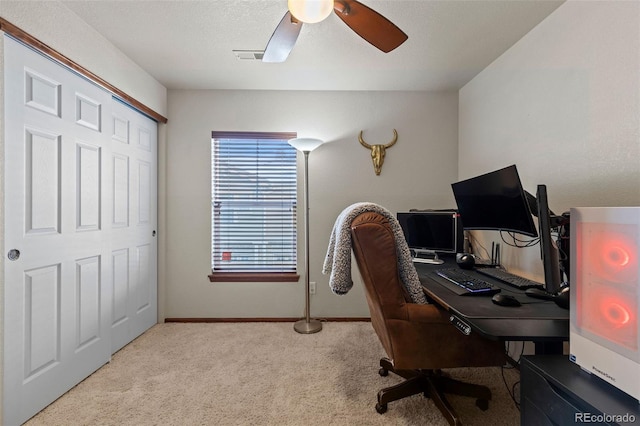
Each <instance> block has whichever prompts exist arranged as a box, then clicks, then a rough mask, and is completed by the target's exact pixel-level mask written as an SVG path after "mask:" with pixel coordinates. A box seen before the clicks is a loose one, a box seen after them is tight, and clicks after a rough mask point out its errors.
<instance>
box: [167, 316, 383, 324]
mask: <svg viewBox="0 0 640 426" xmlns="http://www.w3.org/2000/svg"><path fill="white" fill-rule="evenodd" d="M299 319H300V318H165V319H164V322H212V323H213V322H296V321H298V320H299ZM317 319H319V320H320V321H323V322H371V318H362V317H354V318H350V317H334V318H317Z"/></svg>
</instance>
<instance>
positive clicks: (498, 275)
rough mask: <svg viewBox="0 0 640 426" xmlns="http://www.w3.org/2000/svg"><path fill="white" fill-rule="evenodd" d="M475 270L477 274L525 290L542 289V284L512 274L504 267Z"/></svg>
mask: <svg viewBox="0 0 640 426" xmlns="http://www.w3.org/2000/svg"><path fill="white" fill-rule="evenodd" d="M476 272H478V273H479V274H482V275H485V276H487V277H491V278H495V279H496V280H498V281H500V282H503V283H505V284H508V285H510V286H511V287H516V288H519V289H521V290H526V289H528V288H539V289H544V286H543V285H542V284H540V283H539V282H537V281H532V280H530V279H528V278H524V277H520V276H518V275H514V274H512V273H510V272H507V271H505V270H504V269H499V268H477V269H476Z"/></svg>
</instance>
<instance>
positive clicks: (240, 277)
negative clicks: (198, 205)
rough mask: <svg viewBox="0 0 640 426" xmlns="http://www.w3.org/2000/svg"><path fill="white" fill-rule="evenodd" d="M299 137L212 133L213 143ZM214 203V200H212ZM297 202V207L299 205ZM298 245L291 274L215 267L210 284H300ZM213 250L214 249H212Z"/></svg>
mask: <svg viewBox="0 0 640 426" xmlns="http://www.w3.org/2000/svg"><path fill="white" fill-rule="evenodd" d="M296 137H297V133H296V132H242V131H236V132H225V131H212V132H211V143H212V144H213V140H214V139H278V140H289V139H293V138H296ZM210 177H211V185H213V170H211V173H210ZM296 181H297V151H296ZM298 196H299V194H298V189H297V185H296V200H297V198H298ZM211 202H213V200H211ZM297 204H298V203H297V201H296V205H297ZM211 224H212V226H213V217H212V218H211ZM298 225H299V224H298V223H297V222H296V229H295V233H296V239H297V238H298V229H297V228H298ZM213 231H214V230H213V229H211V235H213ZM297 247H298V244H296V265H295V271H291V272H266V271H262V272H247V271H242V272H240V271H238V272H233V271H215V270H214V269H213V265H211V266H212V268H211V273H210V274H209V276H208V277H209V281H210V282H298V281H299V279H300V274H299V273H298V261H299V253H298V250H297ZM211 248H212V249H213V247H211Z"/></svg>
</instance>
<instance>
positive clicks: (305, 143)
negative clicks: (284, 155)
mask: <svg viewBox="0 0 640 426" xmlns="http://www.w3.org/2000/svg"><path fill="white" fill-rule="evenodd" d="M288 142H289V145H291V146H292V147H294V148H295V149H297V150H298V151H302V152H311V151H313V150H314V149H316V148H317V147H319V146H320V145H322V144H323V143H324V141H322V140H320V139H313V138H295V139H289V141H288Z"/></svg>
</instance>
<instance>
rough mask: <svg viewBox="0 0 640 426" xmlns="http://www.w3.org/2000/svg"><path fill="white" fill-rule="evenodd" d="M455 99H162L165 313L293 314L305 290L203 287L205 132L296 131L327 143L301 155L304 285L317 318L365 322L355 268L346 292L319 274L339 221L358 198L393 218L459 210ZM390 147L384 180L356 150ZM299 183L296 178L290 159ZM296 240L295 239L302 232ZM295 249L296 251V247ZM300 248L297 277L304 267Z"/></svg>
mask: <svg viewBox="0 0 640 426" xmlns="http://www.w3.org/2000/svg"><path fill="white" fill-rule="evenodd" d="M457 109H458V103H457V93H453V92H449V93H406V92H293V91H289V92H285V91H283V92H268V91H263V92H261V91H173V90H170V91H169V117H170V120H169V124H168V125H167V146H166V156H167V159H168V161H167V167H166V173H165V175H164V176H161V177H160V178H161V179H164V181H165V182H166V194H165V197H166V201H165V203H166V204H165V205H164V206H163V208H164V209H165V210H166V235H165V238H166V241H167V252H166V258H165V261H164V268H165V270H164V274H165V276H166V289H165V291H166V301H165V315H166V317H169V318H175V317H196V318H215V317H222V318H230V317H301V316H303V311H304V283H303V279H301V280H300V282H299V283H210V282H209V280H208V278H207V275H208V274H209V273H210V272H211V261H210V251H211V219H210V218H211V211H210V209H211V206H210V203H211V164H210V149H211V131H212V130H220V131H222V130H229V131H231V130H242V131H295V132H298V136H301V137H318V138H320V139H323V140H325V141H327V142H330V143H327V144H325V145H322V146H321V147H320V148H318V149H317V150H315V151H313V152H312V153H311V154H310V156H309V190H310V191H309V192H310V196H309V198H310V200H309V204H310V277H311V278H310V279H311V281H316V282H317V284H318V285H317V287H318V288H317V293H316V295H314V296H312V299H311V314H312V316H316V317H366V316H368V315H369V312H368V309H367V305H366V300H365V296H364V294H363V293H362V287H361V284H360V279H359V276H358V274H357V268H355V265H354V268H353V272H354V274H353V275H354V281H355V285H354V288H353V289H352V290H351V291H350V292H349V293H348V294H347V295H345V296H337V295H334V294H333V293H331V291H330V289H329V287H328V276H326V275H322V273H321V267H322V262H323V260H324V256H325V254H326V249H327V244H328V241H329V234H330V232H331V229H332V227H333V224H334V222H335V219H336V217H337V216H338V214H339V213H340V212H341V211H342V210H343V209H344V208H345V207H347V206H348V205H350V204H352V203H355V202H359V201H371V202H375V203H379V204H381V205H383V206H385V207H386V208H388V209H389V210H391V211H393V212H395V211H399V210H406V209H409V208H450V207H453V206H454V205H455V203H454V200H453V196H452V194H451V187H450V183H451V182H453V181H454V180H455V179H456V177H457V173H458V172H457V166H456V165H457V155H458V154H457V128H458V124H457V123H458V119H457V115H458V114H457ZM394 128H395V129H397V131H398V135H399V137H398V143H397V144H396V145H395V146H394V147H393V148H391V149H389V150H388V151H387V156H386V159H385V162H384V166H383V167H382V173H381V174H380V176H376V175H375V173H374V171H373V165H372V163H371V158H370V153H369V151H368V150H366V149H365V148H363V147H362V146H361V145H360V144H359V143H358V133H359V131H360V130H364V138H365V140H367V141H368V142H369V143H372V144H374V143H386V142H388V141H389V140H391V138H392V136H393V130H392V129H394ZM298 157H299V158H298V165H299V175H298V176H299V177H300V179H302V176H303V170H302V167H303V165H302V164H303V162H302V156H301V155H299V156H298ZM299 229H300V233H302V228H299ZM299 246H300V248H301V249H303V247H304V245H303V244H302V243H301V244H300V245H299ZM303 255H304V253H303V252H300V262H301V263H300V268H301V270H300V272H301V273H303V272H304V271H303V270H302V268H303V267H304V263H303V262H302V259H303V258H302V256H303Z"/></svg>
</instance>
